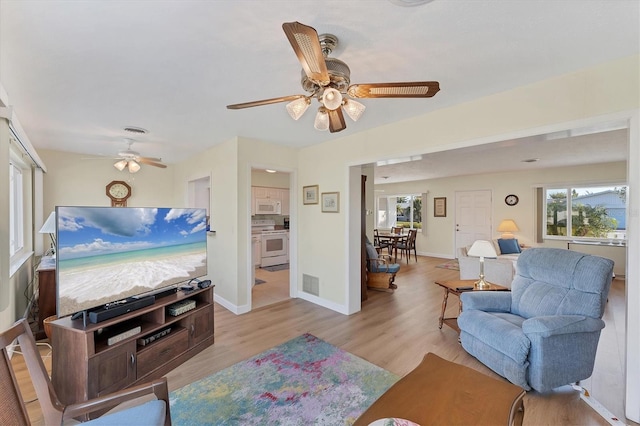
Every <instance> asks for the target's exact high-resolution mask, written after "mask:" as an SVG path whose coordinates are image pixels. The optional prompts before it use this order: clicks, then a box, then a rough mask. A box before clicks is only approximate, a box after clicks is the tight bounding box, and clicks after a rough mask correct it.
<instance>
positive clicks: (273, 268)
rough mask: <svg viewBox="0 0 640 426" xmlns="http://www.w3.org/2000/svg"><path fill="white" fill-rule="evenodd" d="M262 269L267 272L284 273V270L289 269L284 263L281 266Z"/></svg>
mask: <svg viewBox="0 0 640 426" xmlns="http://www.w3.org/2000/svg"><path fill="white" fill-rule="evenodd" d="M262 269H264V270H265V271H269V272H276V271H284V270H285V269H289V264H288V263H285V264H282V265H273V266H265V267H264V268H262Z"/></svg>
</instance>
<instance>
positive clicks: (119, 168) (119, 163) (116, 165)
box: [113, 160, 127, 171]
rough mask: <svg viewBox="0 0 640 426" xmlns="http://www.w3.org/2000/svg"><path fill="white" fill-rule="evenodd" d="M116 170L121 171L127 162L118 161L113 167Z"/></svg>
mask: <svg viewBox="0 0 640 426" xmlns="http://www.w3.org/2000/svg"><path fill="white" fill-rule="evenodd" d="M113 167H115V168H116V169H118V170H120V171H123V170H124V168H125V167H127V160H120V161H118V162H117V163H115V164H114V165H113Z"/></svg>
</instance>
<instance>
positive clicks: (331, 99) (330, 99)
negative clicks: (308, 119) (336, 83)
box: [322, 87, 342, 111]
mask: <svg viewBox="0 0 640 426" xmlns="http://www.w3.org/2000/svg"><path fill="white" fill-rule="evenodd" d="M322 105H324V107H325V108H326V109H328V110H332V111H333V110H334V109H338V108H340V105H342V93H340V92H338V91H337V90H336V89H334V88H333V87H329V88H327V89H324V93H323V94H322Z"/></svg>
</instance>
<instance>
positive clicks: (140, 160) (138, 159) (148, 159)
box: [135, 156, 162, 163]
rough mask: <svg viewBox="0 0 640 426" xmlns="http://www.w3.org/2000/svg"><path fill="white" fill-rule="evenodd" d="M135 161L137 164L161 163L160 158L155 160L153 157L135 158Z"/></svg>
mask: <svg viewBox="0 0 640 426" xmlns="http://www.w3.org/2000/svg"><path fill="white" fill-rule="evenodd" d="M135 160H136V161H137V162H138V163H142V162H144V161H153V162H160V161H162V158H155V157H140V156H137V157H136V158H135Z"/></svg>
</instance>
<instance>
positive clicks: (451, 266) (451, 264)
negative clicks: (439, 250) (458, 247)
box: [436, 259, 460, 271]
mask: <svg viewBox="0 0 640 426" xmlns="http://www.w3.org/2000/svg"><path fill="white" fill-rule="evenodd" d="M436 268H442V269H453V270H454V271H459V270H460V265H458V259H453V260H450V261H448V262H445V263H443V264H441V265H438V266H436Z"/></svg>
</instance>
